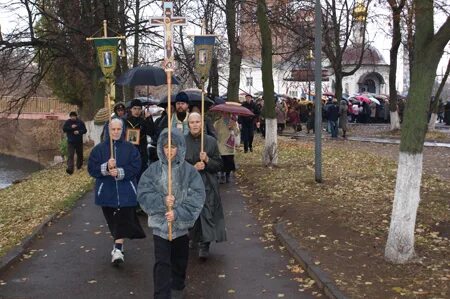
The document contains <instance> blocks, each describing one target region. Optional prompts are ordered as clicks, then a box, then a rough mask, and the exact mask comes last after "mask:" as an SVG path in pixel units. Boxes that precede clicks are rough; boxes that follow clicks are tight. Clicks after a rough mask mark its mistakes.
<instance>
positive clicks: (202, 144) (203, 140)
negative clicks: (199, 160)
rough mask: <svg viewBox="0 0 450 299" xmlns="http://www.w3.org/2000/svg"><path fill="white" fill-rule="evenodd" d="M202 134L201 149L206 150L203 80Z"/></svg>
mask: <svg viewBox="0 0 450 299" xmlns="http://www.w3.org/2000/svg"><path fill="white" fill-rule="evenodd" d="M201 113H202V127H201V130H202V134H201V137H200V151H201V152H204V151H205V150H204V144H205V83H204V82H202V111H201Z"/></svg>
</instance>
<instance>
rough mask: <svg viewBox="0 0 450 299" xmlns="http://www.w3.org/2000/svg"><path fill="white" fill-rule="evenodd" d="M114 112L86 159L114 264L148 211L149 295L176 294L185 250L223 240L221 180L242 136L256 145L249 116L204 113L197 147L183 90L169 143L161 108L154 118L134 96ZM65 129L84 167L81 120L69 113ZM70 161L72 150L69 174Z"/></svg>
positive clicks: (192, 112) (194, 115) (195, 124)
mask: <svg viewBox="0 0 450 299" xmlns="http://www.w3.org/2000/svg"><path fill="white" fill-rule="evenodd" d="M248 103H249V104H250V105H255V104H254V103H253V101H250V100H249V102H248ZM250 109H256V108H254V107H250ZM113 111H114V114H113V116H112V118H111V121H108V122H106V124H105V125H104V127H103V133H102V138H101V139H102V140H101V142H100V143H99V144H97V145H96V146H95V147H94V148H93V149H92V151H91V153H90V155H89V160H88V165H87V170H88V173H89V174H90V175H91V176H92V177H93V178H95V204H96V205H98V206H99V207H101V210H102V212H103V215H104V218H105V221H106V223H107V225H108V229H109V231H110V233H111V236H112V238H113V244H112V251H111V263H112V264H113V265H120V264H122V263H124V261H125V254H124V252H125V251H124V243H125V239H139V238H145V237H146V234H145V231H144V230H143V228H142V226H141V224H140V221H139V217H138V208H140V209H142V211H143V212H145V213H146V214H147V215H148V226H149V227H150V228H151V229H152V233H153V244H154V257H155V258H154V260H155V263H154V266H153V273H154V277H153V280H154V297H155V298H181V297H182V293H183V289H184V288H185V278H186V270H187V265H188V258H189V251H190V249H191V250H192V249H197V250H198V257H199V258H201V259H208V257H209V255H210V247H211V244H212V243H218V242H224V241H226V240H227V236H226V230H225V217H224V212H223V208H222V202H221V196H220V191H219V184H226V183H229V182H230V177H231V173H232V172H233V171H234V170H235V169H236V166H235V162H234V155H235V151H236V147H237V146H238V142H239V141H238V136H239V135H243V137H242V140H243V141H244V142H245V145H246V148H247V150H249V151H252V150H253V144H252V143H253V123H254V117H249V118H247V119H246V118H244V117H240V118H239V119H238V117H236V115H232V114H229V113H219V114H217V115H215V116H214V118H211V117H207V118H206V119H205V132H204V133H205V134H204V139H203V148H201V143H202V142H201V135H202V116H201V115H200V114H199V112H198V111H199V108H198V107H195V106H192V105H190V102H189V98H188V96H187V95H186V94H185V93H184V92H180V93H178V94H177V95H176V98H175V103H174V110H173V111H174V112H173V115H172V117H171V120H172V121H171V134H170V136H171V145H170V147H169V142H168V139H169V138H168V129H167V126H168V121H167V119H168V116H167V113H166V111H165V110H164V111H163V113H162V114H161V115H160V116H158V117H155V115H152V113H149V109H146V107H145V106H144V105H143V103H142V102H141V101H140V100H139V99H134V100H133V101H131V102H130V104H129V105H128V107H126V106H125V105H124V104H123V103H117V104H116V105H114V107H113ZM250 127H251V129H250ZM64 132H66V133H67V134H68V136H71V137H73V138H72V139H71V140H70V144H71V150H70V151H72V148H73V149H74V150H73V151H75V150H76V154H77V157H78V160H77V164H76V165H77V167H78V168H81V165H82V163H83V161H82V152H81V151H80V150H79V147H78V144H79V143H78V142H80V144H81V149H82V141H81V136H82V135H83V134H84V133H86V128H85V126H84V123H82V122H81V121H80V120H79V119H77V118H76V115H73V114H72V113H71V119H69V120H68V121H67V122H66V124H65V125H64ZM241 132H243V134H242V133H241ZM169 161H170V163H169ZM169 164H170V165H171V171H170V173H171V174H170V179H169V169H168V167H169ZM73 167H74V159H73V156H72V159H71V160H70V162H69V163H68V169H67V172H68V173H69V174H72V173H73ZM169 181H170V187H169ZM169 224H170V227H171V231H170V234H171V236H170V237H169Z"/></svg>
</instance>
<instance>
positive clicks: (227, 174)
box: [225, 172, 230, 183]
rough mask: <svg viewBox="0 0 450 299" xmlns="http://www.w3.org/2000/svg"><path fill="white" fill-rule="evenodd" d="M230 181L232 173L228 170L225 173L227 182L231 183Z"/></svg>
mask: <svg viewBox="0 0 450 299" xmlns="http://www.w3.org/2000/svg"><path fill="white" fill-rule="evenodd" d="M229 182H230V173H229V172H227V173H226V175H225V183H229Z"/></svg>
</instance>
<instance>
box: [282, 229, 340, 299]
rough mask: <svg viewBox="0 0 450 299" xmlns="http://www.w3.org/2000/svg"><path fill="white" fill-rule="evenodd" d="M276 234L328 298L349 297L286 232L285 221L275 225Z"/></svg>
mask: <svg viewBox="0 0 450 299" xmlns="http://www.w3.org/2000/svg"><path fill="white" fill-rule="evenodd" d="M275 234H276V236H277V237H278V239H279V240H280V241H281V243H283V245H285V246H286V248H287V250H288V251H289V253H290V254H291V255H292V256H293V257H294V258H295V259H296V260H297V261H298V262H299V263H300V264H301V265H302V267H303V269H305V271H306V272H307V273H308V275H309V276H310V277H311V278H312V279H314V280H315V282H316V284H317V286H318V287H319V289H321V290H322V291H323V292H324V293H325V295H326V296H327V297H328V298H331V299H348V298H347V297H346V296H345V295H344V294H343V293H342V292H341V291H340V290H339V288H338V287H337V286H336V285H335V284H334V282H333V280H331V279H330V278H329V277H328V275H327V274H326V273H325V272H324V271H323V270H322V269H320V268H319V267H317V266H316V265H314V263H312V261H311V257H310V255H309V253H308V252H306V251H305V250H303V249H301V248H300V246H299V245H298V244H297V243H298V242H297V241H296V240H295V239H294V238H292V237H291V236H290V235H289V234H288V233H287V232H286V229H285V225H284V223H278V224H277V225H276V226H275Z"/></svg>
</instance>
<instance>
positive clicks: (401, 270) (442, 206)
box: [236, 138, 450, 298]
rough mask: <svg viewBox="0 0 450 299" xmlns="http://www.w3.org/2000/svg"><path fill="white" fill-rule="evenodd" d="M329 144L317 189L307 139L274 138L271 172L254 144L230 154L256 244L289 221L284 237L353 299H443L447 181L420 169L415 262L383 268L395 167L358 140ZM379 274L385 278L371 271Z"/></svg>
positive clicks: (449, 221)
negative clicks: (258, 226)
mask: <svg viewBox="0 0 450 299" xmlns="http://www.w3.org/2000/svg"><path fill="white" fill-rule="evenodd" d="M333 142H334V143H337V142H336V141H330V143H329V144H327V145H326V146H324V148H323V152H322V175H323V179H324V180H323V183H321V184H317V183H316V182H315V180H314V177H315V175H314V144H313V143H312V142H311V141H305V142H302V141H294V140H291V139H286V138H279V139H278V145H279V150H280V151H279V167H275V168H273V169H268V168H265V167H263V166H262V163H261V151H262V147H263V144H261V141H260V140H257V141H256V144H255V145H254V152H253V153H247V154H239V155H237V157H236V160H237V163H238V164H239V165H240V168H239V171H238V173H237V177H238V180H239V183H240V185H239V189H240V191H241V193H243V194H245V197H246V198H249V206H250V207H251V208H252V210H251V212H252V213H253V214H254V215H255V216H256V217H257V218H258V220H259V221H261V222H262V226H263V229H264V236H263V237H262V238H261V240H262V241H263V242H267V241H273V232H272V230H273V227H272V226H273V223H276V222H278V221H285V222H286V223H290V225H288V226H287V227H288V229H289V232H290V233H291V234H292V235H293V236H295V237H296V238H298V239H299V241H300V244H301V245H302V246H304V247H307V249H308V250H312V251H313V252H314V253H316V252H317V253H318V254H321V253H323V256H319V257H318V258H317V259H315V260H314V261H316V262H317V263H316V264H317V265H319V267H321V268H323V269H326V270H327V271H328V272H331V273H332V276H333V277H332V278H333V279H334V280H335V281H336V282H337V284H338V285H339V286H340V287H342V288H343V289H344V290H345V292H346V293H348V294H351V297H354V298H362V297H367V296H368V297H373V295H378V296H380V295H381V296H383V295H384V294H386V295H387V296H395V295H398V294H406V295H408V296H414V295H418V294H422V293H423V294H427V296H432V297H435V298H443V297H446V296H443V295H442V294H445V295H448V292H449V285H448V280H447V279H448V277H447V276H446V275H448V274H449V272H450V269H449V265H448V259H446V258H444V257H448V256H449V254H450V242H449V240H448V233H449V224H450V216H449V215H450V213H449V206H448V194H449V193H450V184H449V182H448V181H446V180H443V179H441V178H438V177H436V176H431V175H428V174H427V173H426V172H425V174H424V175H423V179H422V188H421V203H420V206H419V210H418V214H417V222H416V235H415V237H416V252H417V253H418V258H419V260H418V261H417V262H416V263H414V264H408V265H400V266H398V265H392V264H389V263H386V262H384V260H383V254H384V252H383V251H384V244H385V239H386V237H387V232H388V228H389V223H390V215H391V209H392V201H393V198H394V190H395V180H396V172H397V163H396V161H394V160H391V159H387V158H386V157H383V156H381V155H377V154H374V153H370V152H368V151H360V150H358V147H357V145H358V143H350V142H348V143H345V144H347V146H345V145H341V144H340V145H339V146H333ZM437 158H438V157H437ZM341 234H342V235H341ZM318 260H320V262H318ZM366 261H367V262H366ZM289 267H290V268H289ZM288 268H289V269H290V270H291V271H292V269H293V268H292V265H290V266H288ZM294 269H295V268H294ZM355 269H356V270H355ZM360 269H361V271H363V272H364V273H365V274H364V275H362V276H360V277H361V279H352V278H351V275H350V276H349V275H348V274H355V271H359V270H360ZM382 270H383V271H384V270H385V273H374V272H376V271H382ZM294 273H295V272H294ZM341 273H342V275H341ZM353 277H354V276H353ZM375 282H377V283H375ZM380 284H381V287H380ZM433 286H435V287H433ZM400 290H401V291H400ZM382 294H383V295H382Z"/></svg>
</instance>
